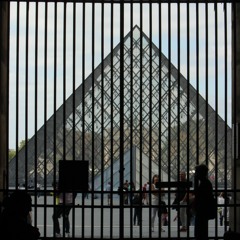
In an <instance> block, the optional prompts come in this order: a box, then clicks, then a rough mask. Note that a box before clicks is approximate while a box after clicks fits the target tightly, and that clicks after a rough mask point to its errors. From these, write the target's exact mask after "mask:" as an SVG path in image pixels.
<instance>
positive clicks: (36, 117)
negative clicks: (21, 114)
mask: <svg viewBox="0 0 240 240" xmlns="http://www.w3.org/2000/svg"><path fill="white" fill-rule="evenodd" d="M35 7H36V9H35V63H34V64H35V66H38V2H36V3H35ZM37 85H38V74H37V67H35V91H34V92H35V101H34V102H35V113H34V115H35V121H34V135H35V136H37V123H38V121H37V119H38V111H37V109H38V88H37ZM37 146H38V141H37V137H35V139H34V148H35V150H34V169H37V167H38V165H37V154H38V153H37V149H38V147H37ZM34 178H35V182H37V179H38V178H37V171H35V172H34ZM35 187H36V185H35ZM40 194H41V193H40ZM36 202H37V201H36V198H35V203H36ZM37 219H38V218H37V206H36V207H35V208H34V225H35V226H37Z"/></svg>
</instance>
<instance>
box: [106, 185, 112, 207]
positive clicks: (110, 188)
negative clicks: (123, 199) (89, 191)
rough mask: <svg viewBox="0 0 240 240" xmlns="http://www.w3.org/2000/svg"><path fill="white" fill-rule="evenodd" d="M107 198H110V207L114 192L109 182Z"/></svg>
mask: <svg viewBox="0 0 240 240" xmlns="http://www.w3.org/2000/svg"><path fill="white" fill-rule="evenodd" d="M106 191H107V192H108V193H107V197H108V205H111V203H112V196H111V191H112V184H111V182H108V184H107V187H106Z"/></svg>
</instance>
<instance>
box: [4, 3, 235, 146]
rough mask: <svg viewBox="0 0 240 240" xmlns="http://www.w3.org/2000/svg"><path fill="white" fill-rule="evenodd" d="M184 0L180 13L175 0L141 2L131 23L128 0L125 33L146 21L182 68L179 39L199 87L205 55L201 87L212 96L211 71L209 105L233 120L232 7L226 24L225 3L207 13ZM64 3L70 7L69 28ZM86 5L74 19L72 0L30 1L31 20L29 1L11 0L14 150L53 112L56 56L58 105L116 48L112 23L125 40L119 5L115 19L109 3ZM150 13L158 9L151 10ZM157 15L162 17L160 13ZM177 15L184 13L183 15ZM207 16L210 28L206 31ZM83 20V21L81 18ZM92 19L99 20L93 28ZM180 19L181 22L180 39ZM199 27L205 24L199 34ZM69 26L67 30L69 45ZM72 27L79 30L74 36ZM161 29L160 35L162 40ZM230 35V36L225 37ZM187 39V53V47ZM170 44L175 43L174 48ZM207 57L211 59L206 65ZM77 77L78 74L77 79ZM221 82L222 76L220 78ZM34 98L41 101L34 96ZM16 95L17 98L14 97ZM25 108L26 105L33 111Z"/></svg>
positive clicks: (80, 6)
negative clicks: (170, 0)
mask: <svg viewBox="0 0 240 240" xmlns="http://www.w3.org/2000/svg"><path fill="white" fill-rule="evenodd" d="M103 6H104V7H103ZM179 6H180V8H179V14H180V15H179V18H178V5H177V4H170V5H169V4H160V5H159V4H152V5H150V4H143V5H142V8H140V4H133V5H132V7H133V9H132V10H133V11H132V13H133V14H132V20H133V23H132V25H131V5H130V4H126V5H124V34H125V35H126V34H127V33H128V32H129V31H130V30H131V27H132V26H134V25H136V24H137V25H138V26H141V23H142V30H143V32H144V33H145V34H146V35H147V36H149V37H150V36H152V41H153V43H154V44H156V46H158V47H159V43H161V49H162V52H163V54H164V55H165V56H166V57H167V58H169V59H171V61H172V63H173V64H174V65H175V66H176V67H178V44H180V72H181V74H182V75H183V76H184V77H185V78H187V79H189V81H190V83H191V84H192V85H193V86H194V87H196V84H197V62H199V65H198V67H199V75H198V77H199V92H200V94H201V95H202V96H203V97H204V98H206V81H205V79H206V76H207V77H208V89H209V93H208V99H209V104H210V105H211V106H212V107H213V108H214V109H217V110H218V113H219V115H220V116H221V117H222V118H223V119H224V120H225V118H226V117H227V122H228V125H229V126H231V58H232V56H231V5H230V4H229V5H227V8H226V16H227V17H226V28H225V26H224V13H225V12H224V10H223V5H222V4H218V5H217V10H214V5H213V4H209V5H208V14H206V4H199V5H198V11H197V7H196V4H190V5H189V15H188V12H187V5H186V4H179ZM64 7H66V12H65V13H66V25H65V26H66V28H65V29H64ZM84 7H85V14H83V12H84V11H83V4H82V3H78V4H76V14H75V19H76V25H74V21H73V20H74V11H73V9H74V5H73V4H72V3H67V4H66V6H65V5H64V3H57V4H55V3H48V4H45V3H38V8H37V5H36V3H34V2H32V3H29V5H28V13H29V21H28V23H27V18H26V16H27V15H26V13H27V4H26V3H24V2H21V3H17V2H11V4H10V64H9V66H10V75H9V76H10V85H9V86H10V89H9V96H10V97H9V109H10V111H9V112H10V113H9V148H10V149H16V146H17V145H18V143H19V142H20V141H21V140H24V139H29V138H31V137H32V136H33V135H34V131H35V127H36V128H37V129H39V128H40V127H41V126H42V125H43V124H44V121H45V119H48V118H50V117H51V116H52V114H53V111H54V71H55V68H54V62H55V61H56V63H57V64H56V66H57V68H56V73H57V76H56V79H57V96H56V98H57V108H58V107H60V106H61V105H62V103H63V102H64V99H67V97H68V96H70V95H71V94H72V92H73V79H75V88H77V87H78V86H79V85H80V84H81V83H82V80H83V79H85V78H87V77H88V75H89V74H90V73H91V71H92V68H93V66H92V59H93V57H92V56H93V55H94V68H95V67H97V66H98V65H99V63H100V62H101V59H102V55H103V56H104V57H106V56H107V55H108V54H109V53H110V51H111V36H112V34H111V23H113V29H114V33H113V44H114V46H116V45H117V44H118V43H119V41H120V6H119V4H114V5H113V8H112V9H113V14H112V16H113V18H111V5H110V4H104V5H102V4H97V3H96V4H94V9H93V5H92V4H85V5H84ZM36 9H38V11H36ZM55 10H56V12H57V14H56V19H57V25H56V45H55V42H54V33H55V24H54V21H55ZM18 11H19V15H18ZM93 11H94V13H95V14H94V18H93V17H92V16H93ZM151 12H152V14H150V13H151ZM36 13H37V14H36ZM169 13H170V15H169ZM197 13H198V15H197ZM36 16H37V22H36ZM159 16H161V18H160V17H159ZM187 16H189V18H187ZM197 16H198V19H199V22H198V27H196V24H197ZM141 17H142V21H141ZM45 19H47V21H45ZM178 19H180V20H179V22H178ZM188 19H189V22H188ZM83 20H84V21H83ZM111 20H112V21H111ZM206 20H207V25H208V31H206ZM83 22H84V23H85V25H83ZM93 23H94V24H93ZM26 26H28V27H26ZM74 26H75V31H74ZM92 26H94V29H93V28H92ZM102 26H103V28H102ZM150 26H151V28H152V29H151V30H152V35H151V34H150V33H151V30H150ZM159 26H160V27H161V34H160V33H159V29H160V27H159ZM178 26H180V35H179V38H178ZM187 26H189V35H188V34H187V33H188V32H187ZM196 29H198V30H199V31H198V37H197V31H196ZM64 30H65V35H66V40H65V45H64ZM93 31H94V34H95V39H94V52H93V51H92V39H93V38H92V33H93ZM83 32H84V34H83ZM36 33H37V36H38V37H37V38H36ZM46 33H47V34H46ZM73 33H75V35H74V34H73ZM102 33H103V35H104V37H103V39H104V49H103V50H102V41H101V39H102ZM83 35H84V36H85V41H84V47H83V40H82V39H83ZM159 35H161V38H160V39H159ZM74 36H75V43H76V44H75V66H76V67H75V72H73V56H74V54H73V52H74V49H73V39H74ZM188 36H189V38H188ZM206 36H207V38H206ZM216 36H217V38H216ZM225 36H226V39H227V41H226V42H225ZM206 39H207V43H206ZM169 44H170V45H169ZM197 44H198V46H199V59H197V57H196V51H197ZM188 45H189V56H188V51H187V49H188V48H187V46H188ZM206 45H207V46H208V55H206ZM55 46H56V48H55ZM216 46H217V47H216ZM64 47H65V49H66V55H64ZM54 49H56V58H55V56H54ZM169 49H171V55H170V53H169ZM225 50H227V54H225ZM45 54H46V58H45ZM64 56H65V60H66V61H65V62H64ZM83 56H84V57H83ZM188 57H189V58H188ZM45 59H46V61H45ZM83 59H84V65H83ZM206 59H207V60H208V65H207V68H206ZM188 61H189V69H188V64H187V63H188ZM64 64H65V65H64ZM83 66H84V68H83ZM64 69H65V70H66V71H65V76H66V83H67V84H66V86H65V89H66V92H64V91H63V89H64ZM188 73H189V74H188ZM36 76H37V78H36ZM45 76H46V78H45ZM74 76H75V78H73V77H74ZM225 76H226V78H225ZM225 80H227V87H226V86H225ZM216 82H217V83H218V84H217V85H216ZM36 89H37V91H36ZM36 92H37V95H36ZM225 92H227V98H225ZM26 96H27V98H26ZM36 98H37V102H36V101H35V99H36ZM45 99H46V101H45ZM216 99H217V100H216ZM17 102H18V105H17V104H16V103H17ZM45 105H46V106H47V115H46V116H45V115H44V106H45ZM26 108H27V109H28V110H27V114H26ZM36 109H37V110H36ZM225 110H226V111H227V115H225ZM35 112H37V119H35ZM17 117H18V118H17ZM17 119H18V121H17ZM35 124H36V126H35ZM26 125H27V131H26ZM16 128H18V134H16Z"/></svg>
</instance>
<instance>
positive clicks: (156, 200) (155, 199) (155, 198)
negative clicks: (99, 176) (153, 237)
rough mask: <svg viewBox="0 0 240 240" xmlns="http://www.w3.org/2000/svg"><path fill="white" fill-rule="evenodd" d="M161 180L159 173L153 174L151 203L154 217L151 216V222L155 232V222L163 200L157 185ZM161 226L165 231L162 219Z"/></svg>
mask: <svg viewBox="0 0 240 240" xmlns="http://www.w3.org/2000/svg"><path fill="white" fill-rule="evenodd" d="M158 182H159V175H157V174H155V175H153V178H152V184H151V194H152V195H151V200H152V201H151V205H152V218H151V224H152V232H154V223H155V218H156V216H157V214H158V210H159V206H160V205H159V204H160V201H161V193H160V191H159V189H158V187H157V183H158ZM161 218H162V217H161V216H159V219H161ZM160 227H161V231H162V232H164V230H163V229H162V221H161V220H160Z"/></svg>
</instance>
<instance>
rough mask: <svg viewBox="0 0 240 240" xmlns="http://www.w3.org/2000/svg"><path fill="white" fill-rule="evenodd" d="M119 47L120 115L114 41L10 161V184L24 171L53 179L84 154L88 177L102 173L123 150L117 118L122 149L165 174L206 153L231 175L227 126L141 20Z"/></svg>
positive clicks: (220, 171) (220, 174)
mask: <svg viewBox="0 0 240 240" xmlns="http://www.w3.org/2000/svg"><path fill="white" fill-rule="evenodd" d="M123 46H124V49H123V52H124V73H123V74H124V109H123V111H124V117H123V118H122V117H121V116H120V109H119V108H120V104H119V103H120V44H119V45H118V46H116V47H115V48H114V49H113V51H112V52H111V53H110V54H109V55H108V56H107V57H106V58H105V59H104V61H103V62H102V63H101V64H100V65H99V66H98V67H97V68H96V69H95V70H94V72H92V73H91V74H90V75H89V76H88V77H87V78H86V79H85V82H84V85H83V84H82V85H81V86H79V87H78V88H77V89H76V91H75V92H74V94H72V95H71V96H70V97H69V98H68V99H67V100H66V101H65V103H64V104H63V105H62V106H61V107H60V108H59V109H58V110H57V111H56V112H55V113H54V114H53V115H52V117H51V118H50V119H49V120H48V121H47V123H46V124H45V125H43V126H42V127H41V128H40V129H39V130H38V132H37V134H36V135H35V136H33V137H32V138H31V139H30V140H29V141H28V143H27V144H26V146H25V148H23V149H21V151H19V153H18V154H17V156H16V157H15V158H13V159H12V160H11V161H10V163H9V184H10V185H14V184H15V182H16V176H18V181H19V182H21V181H22V179H24V178H25V176H26V171H27V172H28V174H27V176H28V179H34V180H36V181H37V182H40V183H41V182H42V183H43V182H46V183H47V184H51V183H52V181H53V178H54V177H56V175H57V171H58V161H59V160H62V159H66V160H88V161H89V166H90V170H89V171H90V176H94V177H95V176H99V175H101V174H103V173H104V171H105V170H106V169H107V168H109V166H111V164H112V163H113V162H114V161H116V160H118V159H119V156H120V150H119V149H120V144H121V142H122V141H120V119H124V141H123V142H124V152H127V151H129V149H132V148H133V147H134V146H136V147H137V148H138V149H141V151H140V152H142V154H144V156H148V162H147V163H145V164H146V165H148V166H149V167H150V168H151V167H152V164H151V163H154V164H156V165H157V166H158V167H159V169H162V170H163V171H164V172H165V173H166V174H168V175H169V178H168V179H175V180H176V179H177V178H178V171H179V169H185V170H188V171H191V170H193V169H194V168H195V166H196V164H197V163H201V162H205V161H206V159H208V166H209V169H210V174H212V175H216V174H217V179H218V182H219V183H223V182H224V179H225V174H226V173H227V179H228V183H229V182H230V180H231V170H230V169H231V164H230V163H231V129H230V128H229V127H228V126H227V125H226V123H225V122H224V121H223V119H221V117H220V116H218V115H216V112H215V111H214V110H213V108H212V107H211V106H210V105H209V104H208V103H206V101H205V100H204V99H203V97H202V96H201V95H199V94H198V93H197V91H196V90H195V89H194V88H193V86H191V85H190V84H189V81H188V80H187V79H185V78H184V77H183V75H182V74H181V73H179V71H178V69H176V68H175V67H174V66H173V65H172V64H171V63H170V62H169V60H168V59H167V58H166V57H165V56H164V55H163V54H162V53H161V52H160V51H159V49H158V48H157V47H156V46H155V45H154V44H153V43H152V42H150V39H149V38H148V37H147V36H146V35H145V34H144V33H143V32H141V30H140V28H139V27H138V26H135V27H134V28H133V29H132V31H130V32H129V33H128V34H127V35H126V36H125V38H124V44H123ZM83 91H84V93H83ZM83 100H84V101H83ZM150 137H151V138H150ZM129 160H130V159H129ZM16 162H18V164H17V165H16ZM140 165H141V164H140ZM140 165H139V164H138V165H137V164H136V166H140ZM216 166H217V169H216V168H215V167H216ZM226 168H227V169H226ZM150 172H151V171H149V173H150ZM132 174H135V173H132ZM149 175H150V174H149ZM147 178H148V179H151V176H146V179H147ZM137 181H138V180H137Z"/></svg>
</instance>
